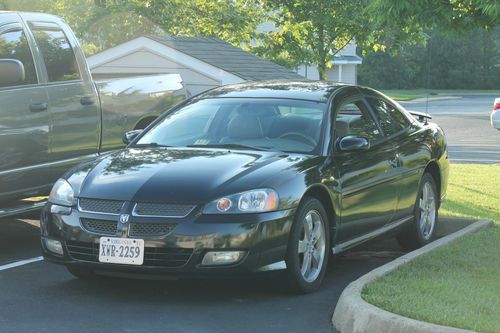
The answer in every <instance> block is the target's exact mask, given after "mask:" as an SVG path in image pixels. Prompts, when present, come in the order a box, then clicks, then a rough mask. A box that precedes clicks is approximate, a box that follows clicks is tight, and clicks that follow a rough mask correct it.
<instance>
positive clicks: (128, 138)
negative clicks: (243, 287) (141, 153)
mask: <svg viewBox="0 0 500 333" xmlns="http://www.w3.org/2000/svg"><path fill="white" fill-rule="evenodd" d="M142 131H143V130H141V129H140V130H133V131H129V132H126V133H125V134H123V138H122V141H123V143H124V144H126V145H128V144H129V143H131V142H132V141H134V139H135V138H136V137H137V136H138V135H139V134H141V133H142Z"/></svg>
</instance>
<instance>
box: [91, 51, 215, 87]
mask: <svg viewBox="0 0 500 333" xmlns="http://www.w3.org/2000/svg"><path fill="white" fill-rule="evenodd" d="M91 71H92V75H93V76H94V78H96V79H105V78H106V79H107V78H117V77H130V76H139V75H150V74H180V75H181V77H182V80H183V83H184V85H185V87H186V88H187V89H188V91H189V92H190V93H191V94H193V95H194V94H197V93H200V92H202V91H205V90H208V89H211V88H214V87H218V86H220V85H221V82H220V81H217V80H214V79H212V78H210V77H207V76H206V75H203V74H202V73H200V72H197V71H196V70H193V69H191V68H187V67H186V66H183V65H181V64H179V63H176V62H175V61H173V60H170V59H167V58H165V57H162V56H159V55H157V54H154V53H151V52H149V51H147V50H141V51H137V52H133V53H130V54H127V55H125V56H123V57H121V58H117V59H115V60H113V61H110V62H107V63H105V64H102V65H99V66H97V67H95V68H92V69H91Z"/></svg>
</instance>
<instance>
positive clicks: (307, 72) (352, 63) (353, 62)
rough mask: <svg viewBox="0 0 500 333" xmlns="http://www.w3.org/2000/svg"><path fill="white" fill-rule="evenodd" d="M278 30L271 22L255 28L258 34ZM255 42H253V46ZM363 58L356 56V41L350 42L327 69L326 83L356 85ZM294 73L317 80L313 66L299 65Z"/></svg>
mask: <svg viewBox="0 0 500 333" xmlns="http://www.w3.org/2000/svg"><path fill="white" fill-rule="evenodd" d="M276 31H278V28H277V27H276V26H275V25H274V23H273V22H263V23H261V24H260V25H259V26H258V27H257V32H258V33H270V32H276ZM255 42H256V41H254V42H253V44H255ZM362 62H363V58H361V57H360V56H358V55H357V54H356V40H354V39H353V40H352V41H351V42H350V43H349V44H347V45H346V47H344V48H343V49H342V50H340V51H339V52H338V53H337V54H336V55H335V57H334V59H333V63H332V64H331V67H330V68H328V69H327V71H326V72H327V73H326V78H327V80H328V81H335V82H343V83H350V84H356V83H357V81H358V69H357V67H358V65H360V64H361V63H362ZM296 72H297V73H298V74H300V75H302V76H304V77H306V78H308V79H310V80H319V73H318V67H317V66H315V65H300V66H299V67H298V68H296Z"/></svg>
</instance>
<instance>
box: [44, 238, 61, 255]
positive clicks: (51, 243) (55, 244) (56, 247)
mask: <svg viewBox="0 0 500 333" xmlns="http://www.w3.org/2000/svg"><path fill="white" fill-rule="evenodd" d="M44 241H45V247H46V248H47V250H49V251H50V252H53V253H56V254H58V255H60V256H62V255H63V254H64V250H63V247H62V244H61V242H60V241H56V240H54V239H48V238H45V239H44Z"/></svg>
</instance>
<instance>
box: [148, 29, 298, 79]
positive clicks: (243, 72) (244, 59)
mask: <svg viewBox="0 0 500 333" xmlns="http://www.w3.org/2000/svg"><path fill="white" fill-rule="evenodd" d="M146 37H148V38H150V39H152V40H154V41H156V42H158V43H161V44H163V45H166V46H168V47H171V48H173V49H176V50H178V51H180V52H182V53H185V54H187V55H189V56H191V57H194V58H197V59H199V60H201V61H203V62H206V63H208V64H210V65H212V66H215V67H218V68H221V69H223V70H225V71H226V72H229V73H232V74H234V75H236V76H238V77H240V78H242V79H244V80H273V79H292V80H304V77H303V76H300V75H298V74H297V73H295V72H293V71H292V70H290V69H288V68H285V67H283V66H280V65H278V64H275V63H273V62H271V61H268V60H264V59H262V58H259V57H257V56H255V55H253V54H251V53H248V52H245V51H243V50H242V49H239V48H237V47H235V46H233V45H231V44H229V43H227V42H224V41H222V40H220V39H217V38H211V37H173V36H146Z"/></svg>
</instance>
